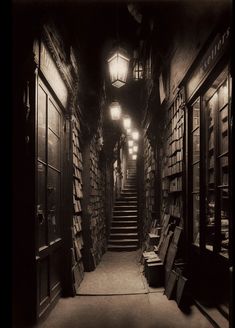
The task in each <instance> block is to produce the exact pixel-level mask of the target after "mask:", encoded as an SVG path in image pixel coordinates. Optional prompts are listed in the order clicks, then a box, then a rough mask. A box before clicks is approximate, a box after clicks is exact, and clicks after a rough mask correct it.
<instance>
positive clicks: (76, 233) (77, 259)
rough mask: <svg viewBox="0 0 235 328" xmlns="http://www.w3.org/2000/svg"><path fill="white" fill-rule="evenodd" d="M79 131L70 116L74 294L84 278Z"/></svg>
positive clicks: (74, 116)
mask: <svg viewBox="0 0 235 328" xmlns="http://www.w3.org/2000/svg"><path fill="white" fill-rule="evenodd" d="M80 135H81V129H80V124H79V119H78V117H77V115H76V114H73V116H72V150H73V208H74V211H73V223H72V240H73V247H72V248H71V252H72V275H73V286H74V293H76V292H77V291H78V288H79V285H80V283H81V281H82V279H83V276H84V267H83V261H82V248H83V236H82V208H81V199H82V198H83V190H82V169H83V163H82V153H81V146H80Z"/></svg>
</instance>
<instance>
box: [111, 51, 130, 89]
mask: <svg viewBox="0 0 235 328" xmlns="http://www.w3.org/2000/svg"><path fill="white" fill-rule="evenodd" d="M129 61H130V59H129V58H127V56H124V55H123V54H122V53H121V52H120V50H117V51H116V52H115V54H114V55H112V56H111V58H109V59H108V65H109V74H110V80H111V83H112V85H113V86H114V87H117V88H120V87H122V86H123V85H124V84H125V83H126V79H127V73H128V66H129Z"/></svg>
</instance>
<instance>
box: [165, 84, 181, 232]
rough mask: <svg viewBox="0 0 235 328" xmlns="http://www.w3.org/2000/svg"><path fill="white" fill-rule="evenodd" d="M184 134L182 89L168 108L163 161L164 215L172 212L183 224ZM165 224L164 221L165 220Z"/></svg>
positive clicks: (171, 214)
mask: <svg viewBox="0 0 235 328" xmlns="http://www.w3.org/2000/svg"><path fill="white" fill-rule="evenodd" d="M183 135H184V90H183V89H182V90H180V91H179V93H178V94H177V96H176V97H175V99H174V101H173V103H172V104H171V106H170V107H169V109H168V112H167V118H166V128H165V142H164V144H163V161H162V199H163V202H162V203H163V207H162V211H161V212H162V217H163V218H164V217H165V214H166V213H167V214H170V216H171V220H173V221H174V222H175V224H177V225H178V224H179V225H180V226H183V213H182V211H183V203H182V201H183V199H182V197H183V196H182V191H183V185H182V184H183ZM163 224H164V222H163Z"/></svg>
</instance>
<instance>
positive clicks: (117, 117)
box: [109, 101, 122, 121]
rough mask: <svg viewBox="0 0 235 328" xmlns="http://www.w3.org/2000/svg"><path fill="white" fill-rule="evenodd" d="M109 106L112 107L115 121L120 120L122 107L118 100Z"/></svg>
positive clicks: (111, 110) (111, 111)
mask: <svg viewBox="0 0 235 328" xmlns="http://www.w3.org/2000/svg"><path fill="white" fill-rule="evenodd" d="M109 108H110V114H111V119H112V120H113V121H117V120H120V117H121V113H122V109H121V106H120V105H119V103H118V102H117V101H113V102H112V103H111V105H110V106H109Z"/></svg>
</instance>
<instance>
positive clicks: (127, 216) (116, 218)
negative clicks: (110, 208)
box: [113, 215, 138, 221]
mask: <svg viewBox="0 0 235 328" xmlns="http://www.w3.org/2000/svg"><path fill="white" fill-rule="evenodd" d="M137 218H138V217H137V215H117V216H113V220H125V219H126V220H131V219H132V220H133V221H137Z"/></svg>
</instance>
